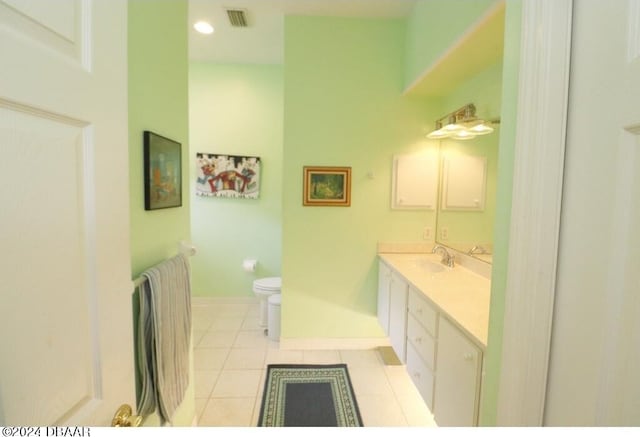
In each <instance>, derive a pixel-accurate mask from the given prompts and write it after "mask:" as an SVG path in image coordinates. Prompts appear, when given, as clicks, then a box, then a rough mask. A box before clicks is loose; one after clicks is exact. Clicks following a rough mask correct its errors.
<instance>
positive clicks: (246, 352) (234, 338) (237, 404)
mask: <svg viewBox="0 0 640 437" xmlns="http://www.w3.org/2000/svg"><path fill="white" fill-rule="evenodd" d="M192 307H193V330H194V368H195V393H196V413H197V415H198V425H199V426H227V427H235V426H244V427H248V426H255V425H256V423H257V422H258V416H259V414H260V404H261V400H262V389H263V386H264V377H265V373H266V366H267V364H271V363H280V364H283V363H292V364H294V363H297V364H333V363H346V364H347V366H348V369H349V375H350V376H351V382H352V384H353V386H354V391H355V394H356V399H357V401H358V406H359V408H360V414H361V416H362V420H363V422H364V424H365V426H435V422H434V421H433V416H432V414H431V412H430V411H429V409H428V408H427V406H426V405H425V404H424V402H423V401H422V398H421V397H420V395H419V393H418V391H417V390H416V388H415V387H414V386H413V384H412V382H411V380H410V378H409V375H408V374H407V372H406V369H405V367H404V366H386V365H384V364H383V362H382V360H381V358H380V356H379V354H378V352H376V351H375V350H280V349H279V343H278V342H276V341H272V340H269V339H268V337H266V336H265V335H264V331H263V329H261V328H260V327H259V305H258V303H257V301H256V300H255V299H252V298H237V299H230V298H194V299H193V302H192Z"/></svg>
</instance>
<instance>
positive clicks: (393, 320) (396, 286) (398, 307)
mask: <svg viewBox="0 0 640 437" xmlns="http://www.w3.org/2000/svg"><path fill="white" fill-rule="evenodd" d="M408 289H409V284H407V281H405V280H404V279H403V278H402V277H401V276H399V275H397V274H396V273H394V272H391V284H390V287H389V292H390V299H389V340H390V341H391V346H392V347H393V350H394V351H395V353H396V355H397V356H398V358H399V359H400V361H401V362H403V363H406V336H407V293H408Z"/></svg>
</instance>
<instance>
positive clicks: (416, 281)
mask: <svg viewBox="0 0 640 437" xmlns="http://www.w3.org/2000/svg"><path fill="white" fill-rule="evenodd" d="M378 256H379V257H380V259H381V260H382V261H384V262H385V263H386V264H387V265H389V267H391V268H392V269H393V270H395V271H396V272H398V273H399V274H400V275H402V276H403V277H404V278H405V279H406V280H407V281H408V282H409V283H411V284H412V285H413V286H414V287H415V288H417V289H418V290H420V291H421V292H422V293H423V294H424V295H425V296H426V297H427V299H429V300H430V301H431V302H432V303H433V304H434V305H435V306H436V307H438V308H439V309H440V310H441V311H442V312H443V313H445V316H446V317H447V318H448V319H449V320H451V321H452V322H453V323H455V324H456V325H458V326H459V327H460V328H461V329H463V330H464V331H466V333H467V334H469V336H470V337H471V339H472V340H475V342H476V343H477V344H478V346H480V347H481V348H482V349H483V350H484V349H486V346H487V332H488V330H489V305H490V297H491V281H490V280H489V279H487V278H485V277H483V276H481V275H478V274H476V273H474V272H473V271H471V270H469V269H467V268H465V267H462V266H460V265H459V264H456V266H455V267H453V268H449V267H445V271H442V272H438V273H427V272H425V271H424V270H422V269H421V268H420V267H419V266H418V262H419V261H420V260H428V261H432V262H434V263H436V264H440V255H432V254H420V253H410V254H405V253H379V254H378Z"/></svg>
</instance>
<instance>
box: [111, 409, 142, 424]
mask: <svg viewBox="0 0 640 437" xmlns="http://www.w3.org/2000/svg"><path fill="white" fill-rule="evenodd" d="M141 423H142V416H135V415H134V414H133V409H132V408H131V406H130V405H127V404H122V405H120V408H118V409H117V410H116V414H115V415H114V416H113V420H112V421H111V426H115V427H121V426H122V427H125V426H132V427H138V426H140V424H141Z"/></svg>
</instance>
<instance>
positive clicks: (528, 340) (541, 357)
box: [497, 0, 573, 426]
mask: <svg viewBox="0 0 640 437" xmlns="http://www.w3.org/2000/svg"><path fill="white" fill-rule="evenodd" d="M572 10H573V0H522V15H521V20H522V21H521V42H520V68H519V79H518V81H519V83H518V110H517V126H516V143H515V158H514V171H513V175H514V176H513V201H512V209H511V225H510V230H509V255H508V265H507V282H506V291H505V310H504V327H503V345H502V360H501V369H500V380H499V390H498V402H497V425H500V426H542V425H543V423H544V411H545V398H546V392H547V375H548V369H549V352H550V345H551V333H552V321H553V306H554V298H555V286H556V270H557V261H558V243H559V231H560V211H561V206H562V184H563V171H564V151H565V139H566V127H567V111H568V94H569V70H570V55H571V27H572Z"/></svg>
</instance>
